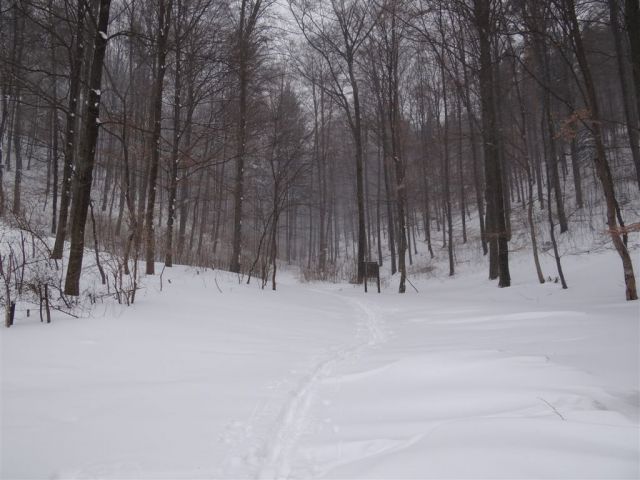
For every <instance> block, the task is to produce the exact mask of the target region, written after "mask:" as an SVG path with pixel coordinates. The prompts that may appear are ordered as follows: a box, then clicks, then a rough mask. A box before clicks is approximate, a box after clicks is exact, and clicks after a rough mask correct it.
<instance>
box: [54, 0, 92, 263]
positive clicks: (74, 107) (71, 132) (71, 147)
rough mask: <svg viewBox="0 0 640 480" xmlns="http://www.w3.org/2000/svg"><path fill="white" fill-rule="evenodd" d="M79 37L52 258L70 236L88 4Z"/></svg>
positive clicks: (80, 8) (80, 10)
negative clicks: (79, 98)
mask: <svg viewBox="0 0 640 480" xmlns="http://www.w3.org/2000/svg"><path fill="white" fill-rule="evenodd" d="M76 16H77V19H76V37H75V45H74V50H73V56H72V59H71V60H72V66H71V72H70V78H69V107H68V109H67V118H66V121H67V125H66V131H65V136H64V138H65V145H64V165H63V167H62V184H61V186H60V214H59V218H58V228H57V230H56V239H55V242H54V245H53V249H52V250H51V258H52V259H57V260H59V259H61V258H62V252H63V250H64V241H65V238H66V236H67V220H68V218H69V205H70V204H71V180H72V178H71V177H72V175H73V165H74V163H75V158H74V156H75V152H76V139H77V138H78V136H77V135H76V129H77V125H78V121H77V118H78V113H79V109H78V97H79V96H80V88H81V84H80V79H81V76H82V64H83V61H84V55H85V53H84V50H85V49H84V42H85V39H84V19H85V18H84V17H85V1H84V0H78V3H77V13H76Z"/></svg>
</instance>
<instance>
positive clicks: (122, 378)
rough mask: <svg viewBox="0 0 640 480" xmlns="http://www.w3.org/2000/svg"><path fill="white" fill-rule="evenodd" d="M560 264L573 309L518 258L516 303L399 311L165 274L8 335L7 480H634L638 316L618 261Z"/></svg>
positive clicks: (328, 290) (478, 293) (214, 277)
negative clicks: (79, 314)
mask: <svg viewBox="0 0 640 480" xmlns="http://www.w3.org/2000/svg"><path fill="white" fill-rule="evenodd" d="M563 261H564V267H565V271H566V275H567V278H568V281H569V286H570V289H569V290H567V291H563V290H561V289H560V288H559V285H558V284H554V283H547V284H545V285H538V284H537V283H536V281H535V276H534V274H533V272H532V268H531V266H530V263H531V262H530V260H529V259H528V257H527V258H525V257H524V255H523V256H520V257H519V258H515V259H514V263H513V272H512V275H513V279H514V286H513V287H511V288H508V289H498V288H496V287H495V284H494V283H491V282H488V281H487V280H485V271H484V269H483V270H482V271H481V272H480V271H478V272H477V273H473V272H467V273H466V274H462V275H460V276H459V277H456V278H453V279H445V280H443V279H436V278H426V277H424V278H421V279H420V278H415V277H414V278H413V279H412V280H413V283H414V284H415V286H416V287H417V288H418V290H419V291H420V293H416V292H415V291H413V290H411V289H410V291H409V292H408V293H407V294H405V295H398V294H397V293H395V291H394V287H393V282H391V283H390V284H389V285H388V286H387V288H386V290H385V291H384V292H383V293H382V294H380V295H378V294H377V293H369V294H366V295H365V294H364V293H363V292H362V291H361V290H360V289H359V288H357V287H354V286H352V285H346V284H343V285H328V284H320V283H314V284H300V283H298V282H297V281H296V280H295V279H294V278H293V276H292V275H289V276H288V277H287V275H285V276H284V277H285V278H283V279H282V280H281V281H280V284H279V289H278V291H277V292H272V291H270V290H264V291H263V290H260V289H259V288H258V287H257V286H254V285H253V284H252V285H250V286H246V285H244V284H239V283H238V279H237V277H235V276H233V275H230V274H227V273H224V272H212V271H210V270H209V271H206V272H205V271H203V270H197V269H195V268H184V267H175V268H173V269H167V270H166V271H165V273H164V275H163V291H162V292H160V291H159V279H158V278H157V277H156V278H151V279H147V280H146V289H145V290H144V291H142V292H141V293H140V295H139V298H138V300H137V302H136V304H135V305H134V306H133V307H131V308H125V307H118V308H116V307H115V306H114V305H109V306H108V307H104V309H105V310H100V308H99V307H98V308H96V309H95V310H94V311H93V313H92V316H91V317H90V318H82V319H71V318H63V317H60V316H56V317H54V322H53V323H52V324H51V325H43V324H40V323H39V322H38V321H37V318H34V316H32V317H31V318H29V319H26V318H24V316H21V317H20V318H18V319H17V321H16V324H15V326H14V327H12V328H11V329H8V330H7V329H3V330H2V331H1V332H0V342H1V343H0V347H1V351H2V354H1V355H2V356H1V360H2V365H1V371H0V372H1V376H2V377H1V380H2V391H1V397H0V399H1V402H2V403H1V417H0V419H1V431H2V435H1V437H0V441H1V445H0V462H1V466H0V476H1V477H2V478H6V479H13V478H39V479H40V478H118V479H133V478H289V477H291V478H308V477H326V478H367V479H370V478H607V479H610V478H638V477H639V476H640V445H639V433H640V430H639V424H638V421H639V416H640V415H639V410H640V406H639V399H640V393H639V391H640V388H639V383H640V380H639V364H640V359H639V348H640V347H639V345H640V336H639V322H640V320H639V319H640V304H639V303H638V302H625V301H624V295H623V294H624V291H623V286H622V275H621V268H620V262H619V260H618V259H617V257H616V255H615V254H614V253H611V252H605V253H599V254H597V255H595V254H592V255H576V256H571V257H566V258H564V259H563ZM634 262H635V265H636V268H638V266H639V265H640V263H639V262H638V258H637V255H636V256H635V258H634ZM549 265H551V264H549ZM547 270H548V271H549V272H551V267H549V268H547ZM639 273H640V272H636V274H639ZM169 281H170V282H169ZM216 282H217V284H216ZM220 290H221V291H220ZM35 317H37V315H36V316H35Z"/></svg>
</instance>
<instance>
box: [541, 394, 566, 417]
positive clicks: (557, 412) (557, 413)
mask: <svg viewBox="0 0 640 480" xmlns="http://www.w3.org/2000/svg"><path fill="white" fill-rule="evenodd" d="M538 400H541V401H543V402H544V403H546V404H547V405H548V406H549V408H550V409H551V410H553V412H554V413H555V414H556V415H558V416H559V417H560V418H561V419H562V420H564V421H565V422H566V421H567V419H566V418H564V417H563V416H562V414H561V413H560V412H559V411H558V409H557V408H556V407H554V406H553V405H551V404H550V403H549V402H547V401H546V400H545V399H544V398H542V397H538Z"/></svg>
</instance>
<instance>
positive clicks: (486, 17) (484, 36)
mask: <svg viewBox="0 0 640 480" xmlns="http://www.w3.org/2000/svg"><path fill="white" fill-rule="evenodd" d="M474 17H475V18H474V20H475V26H476V28H477V31H478V40H479V44H480V75H479V80H480V102H481V108H482V125H483V128H482V129H483V140H484V158H485V179H486V185H487V186H486V198H487V212H488V214H489V215H490V218H491V222H490V225H489V224H488V225H487V232H488V233H489V235H490V236H491V237H492V238H495V239H496V240H497V241H496V242H495V244H494V243H493V242H492V243H491V244H490V248H491V246H493V249H494V250H497V252H496V253H497V260H498V262H497V263H498V276H499V282H498V285H499V286H500V287H508V286H510V285H511V275H510V273H509V243H508V232H507V227H506V222H505V217H504V215H505V211H504V197H503V193H502V171H501V168H500V161H499V155H498V150H497V148H498V146H497V132H496V114H495V105H496V103H495V99H494V95H493V71H492V59H491V38H492V35H493V34H494V28H495V26H494V25H492V24H491V2H490V0H474ZM488 223H489V222H488ZM496 247H497V249H496Z"/></svg>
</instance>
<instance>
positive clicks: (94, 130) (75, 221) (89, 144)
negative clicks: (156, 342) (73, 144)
mask: <svg viewBox="0 0 640 480" xmlns="http://www.w3.org/2000/svg"><path fill="white" fill-rule="evenodd" d="M110 7H111V0H100V12H99V15H98V24H97V29H96V33H95V39H94V49H93V59H92V61H91V74H90V76H89V98H88V106H87V117H86V121H85V128H84V132H83V135H84V139H83V142H82V150H81V154H80V156H79V158H78V162H77V163H76V175H75V177H74V181H73V206H72V209H71V218H70V220H71V251H70V254H69V263H68V266H67V276H66V279H65V285H64V293H65V294H66V295H79V294H80V273H81V271H82V259H83V254H84V240H85V238H84V229H85V224H86V221H87V210H88V209H89V202H90V201H91V183H92V180H93V167H94V162H95V153H96V143H97V140H98V130H99V128H100V116H99V115H100V99H101V93H100V88H101V84H102V68H103V63H104V57H105V51H106V48H107V27H108V25H109V9H110Z"/></svg>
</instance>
